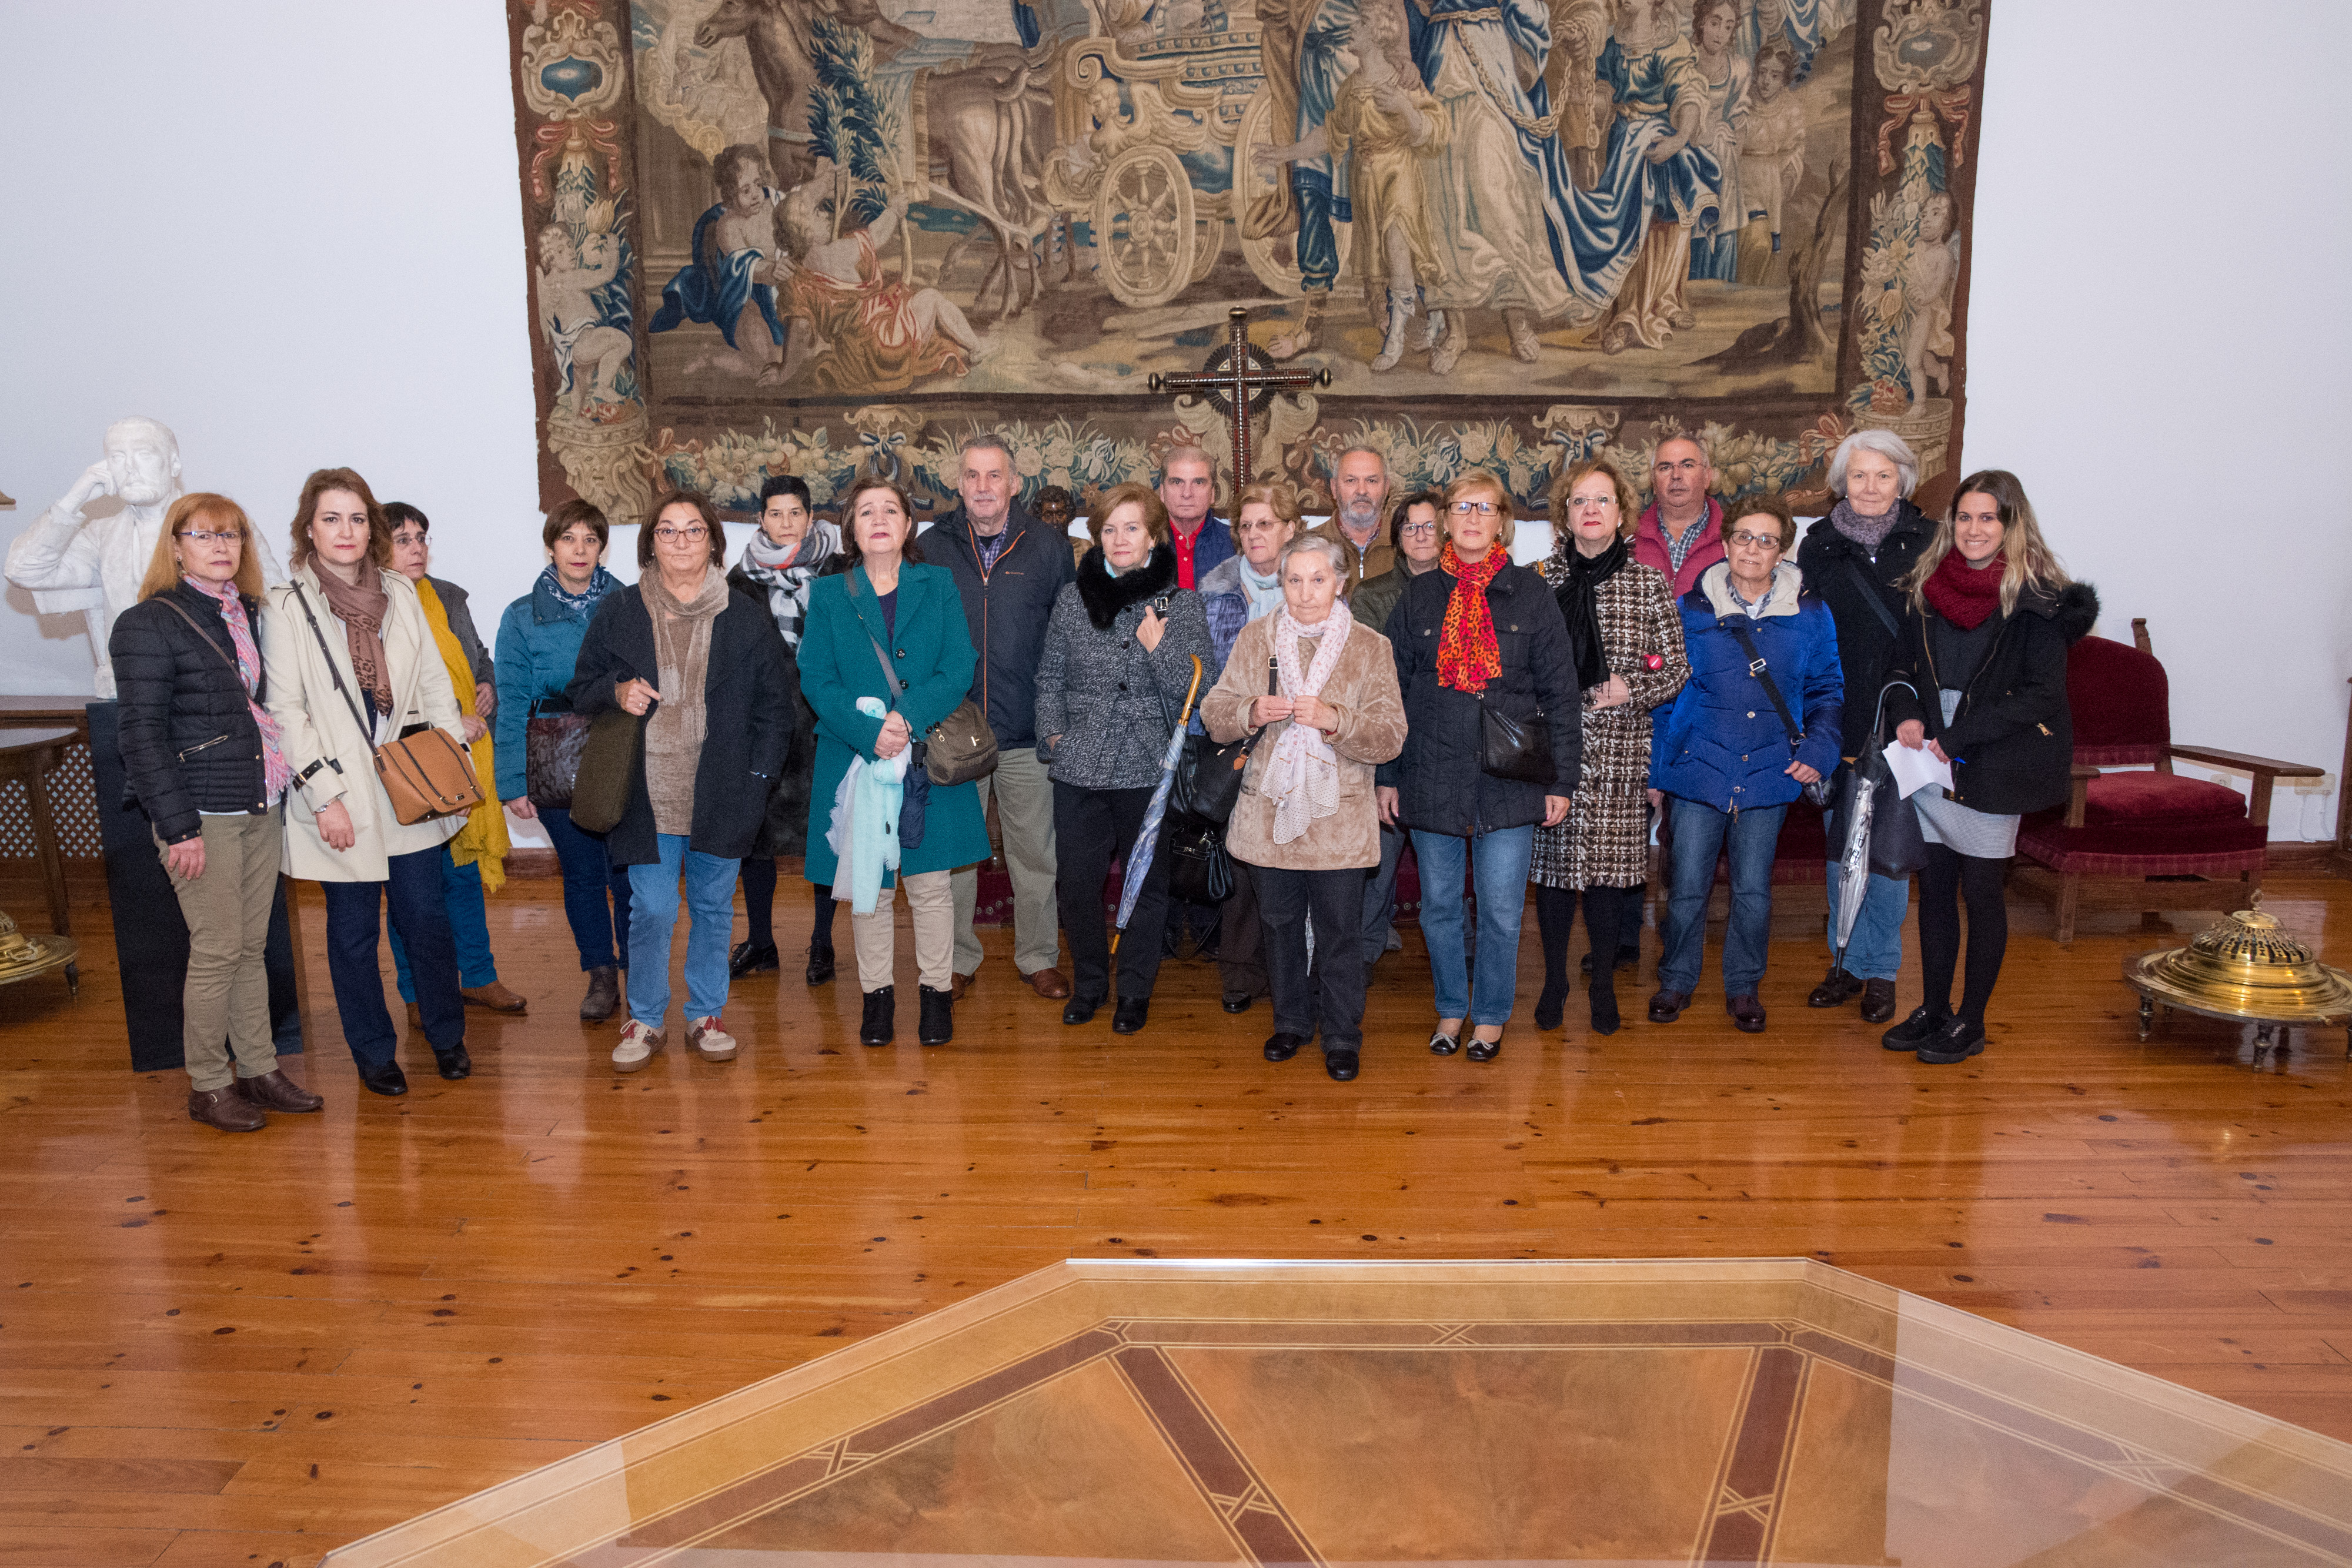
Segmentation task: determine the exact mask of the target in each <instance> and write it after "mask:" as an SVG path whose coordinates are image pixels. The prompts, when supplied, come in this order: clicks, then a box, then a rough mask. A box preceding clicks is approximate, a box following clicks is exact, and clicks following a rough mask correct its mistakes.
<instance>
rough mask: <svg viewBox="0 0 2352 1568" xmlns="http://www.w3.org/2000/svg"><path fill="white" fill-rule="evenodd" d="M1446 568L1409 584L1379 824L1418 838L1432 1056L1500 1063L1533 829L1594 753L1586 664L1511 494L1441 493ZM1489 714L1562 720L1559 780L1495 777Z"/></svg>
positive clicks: (1469, 486) (1554, 809) (1480, 478)
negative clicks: (1580, 672) (1472, 898)
mask: <svg viewBox="0 0 2352 1568" xmlns="http://www.w3.org/2000/svg"><path fill="white" fill-rule="evenodd" d="M1442 521H1443V523H1444V528H1445V533H1446V543H1445V547H1444V549H1443V550H1442V551H1441V552H1440V553H1439V555H1438V558H1437V570H1434V571H1427V572H1423V573H1422V574H1421V575H1420V576H1419V577H1416V578H1414V579H1412V581H1410V582H1409V583H1407V584H1406V585H1405V590H1404V592H1403V593H1402V595H1400V596H1399V598H1398V600H1397V607H1396V609H1395V611H1394V612H1391V615H1390V617H1389V623H1388V626H1387V629H1386V632H1387V636H1388V640H1389V643H1390V645H1391V647H1392V648H1393V649H1394V650H1395V653H1396V666H1397V685H1398V687H1399V688H1400V689H1401V690H1402V692H1403V694H1404V714H1405V723H1406V726H1407V729H1406V734H1405V742H1404V750H1403V752H1402V754H1401V755H1399V756H1398V758H1397V759H1396V760H1395V761H1393V762H1385V763H1382V764H1381V768H1380V770H1379V773H1378V775H1377V779H1376V782H1377V785H1378V793H1379V800H1380V812H1381V821H1382V822H1383V823H1387V824H1390V825H1402V826H1403V827H1405V828H1408V829H1410V830H1411V831H1412V852H1413V855H1414V858H1415V859H1416V860H1418V861H1419V862H1420V864H1421V930H1422V935H1423V937H1424V938H1425V939H1426V940H1427V941H1428V943H1429V967H1430V973H1431V977H1432V978H1433V981H1434V982H1435V985H1436V990H1437V1030H1436V1032H1435V1033H1434V1034H1433V1035H1432V1036H1431V1037H1430V1041H1429V1049H1430V1050H1431V1051H1434V1052H1435V1053H1436V1054H1438V1055H1440V1056H1451V1055H1453V1054H1454V1052H1455V1051H1458V1050H1460V1049H1461V1046H1462V1026H1463V1023H1464V1022H1465V1020H1466V1021H1468V1022H1469V1024H1470V1025H1471V1026H1472V1033H1471V1039H1470V1050H1469V1052H1468V1054H1469V1057H1470V1060H1471V1061H1493V1060H1494V1059H1495V1057H1496V1053H1497V1052H1499V1051H1501V1050H1502V1049H1503V1026H1504V1024H1505V1023H1506V1022H1507V1021H1508V1020H1509V1019H1510V1016H1511V1008H1512V1004H1513V1003H1514V1001H1515V1000H1516V999H1517V995H1516V989H1517V978H1518V966H1519V917H1520V916H1521V915H1522V914H1524V913H1525V911H1526V909H1527V902H1528V861H1529V859H1530V857H1531V856H1532V855H1533V853H1534V852H1535V830H1536V824H1537V823H1538V822H1541V823H1542V824H1543V825H1544V826H1546V827H1557V826H1559V823H1560V822H1562V821H1566V820H1567V817H1568V804H1569V797H1570V795H1571V794H1573V793H1574V792H1575V789H1576V781H1577V769H1578V763H1579V759H1580V756H1581V752H1582V748H1581V745H1580V730H1579V727H1578V726H1579V712H1580V707H1581V706H1582V705H1581V702H1580V694H1579V692H1578V689H1577V685H1576V661H1575V658H1574V656H1573V655H1572V654H1571V653H1570V651H1569V640H1568V625H1567V622H1565V621H1564V620H1562V618H1561V616H1560V612H1559V601H1558V600H1556V599H1554V598H1553V597H1552V591H1551V589H1550V587H1549V585H1548V584H1547V583H1546V582H1545V581H1544V580H1543V579H1542V578H1541V577H1539V576H1538V575H1537V574H1536V573H1535V572H1534V571H1532V570H1529V569H1528V568H1527V567H1523V566H1515V565H1513V564H1512V562H1511V537H1512V532H1513V529H1512V526H1511V497H1510V492H1509V491H1508V490H1507V489H1506V488H1505V487H1504V486H1503V482H1502V481H1501V480H1500V479H1497V478H1496V476H1494V475H1492V474H1490V473H1488V472H1486V470H1485V469H1483V468H1475V469H1472V470H1471V471H1470V472H1469V473H1467V474H1465V475H1463V476H1461V477H1460V478H1458V479H1456V480H1454V483H1452V484H1451V485H1448V486H1446V487H1445V508H1444V517H1443V518H1442ZM1488 710H1492V711H1493V712H1494V713H1496V714H1497V715H1500V716H1507V717H1508V718H1511V719H1515V720H1517V721H1518V722H1519V723H1521V724H1522V725H1525V724H1528V723H1529V722H1530V721H1532V720H1534V719H1536V718H1537V717H1538V716H1543V717H1545V718H1548V719H1549V722H1550V734H1551V745H1550V747H1549V751H1550V762H1551V767H1550V773H1551V779H1550V781H1549V783H1533V782H1528V781H1525V780H1522V779H1514V778H1500V777H1496V775H1494V774H1491V773H1488V772H1487V771H1486V767H1485V763H1486V740H1487V737H1486V729H1487V728H1488V727H1489V726H1488V723H1487V720H1486V712H1487V711H1488ZM1465 871H1475V876H1476V879H1477V897H1478V969H1477V973H1476V975H1475V977H1474V976H1472V975H1471V973H1470V972H1469V965H1468V959H1467V958H1466V956H1465V953H1464V948H1463V940H1462V921H1463V902H1462V883H1463V879H1464V875H1465Z"/></svg>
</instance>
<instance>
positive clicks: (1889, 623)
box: [1845, 556, 1903, 637]
mask: <svg viewBox="0 0 2352 1568" xmlns="http://www.w3.org/2000/svg"><path fill="white" fill-rule="evenodd" d="M1845 569H1846V570H1847V571H1849V572H1851V573H1853V583H1854V586H1855V587H1856V588H1858V589H1860V590H1861V591H1862V601H1863V602H1864V604H1867V605H1869V606H1870V612H1871V613H1872V614H1873V615H1875V616H1877V617H1878V623H1879V624H1880V625H1881V626H1884V627H1885V628H1886V634H1887V635H1888V636H1889V637H1893V636H1896V635H1898V634H1900V632H1902V630H1903V629H1902V628H1901V627H1900V626H1897V625H1896V624H1895V617H1894V616H1893V615H1892V614H1891V613H1889V612H1888V611H1887V608H1886V601H1885V599H1884V598H1882V597H1880V595H1879V591H1878V584H1877V583H1875V582H1873V581H1872V580H1871V578H1870V573H1868V572H1866V571H1864V570H1862V562H1860V561H1858V560H1856V559H1853V557H1852V556H1847V557H1846V558H1845Z"/></svg>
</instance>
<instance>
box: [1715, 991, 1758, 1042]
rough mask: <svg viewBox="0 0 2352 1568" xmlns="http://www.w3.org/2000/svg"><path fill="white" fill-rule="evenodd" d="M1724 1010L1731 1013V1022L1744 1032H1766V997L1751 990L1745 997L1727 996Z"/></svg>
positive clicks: (1724, 1001)
mask: <svg viewBox="0 0 2352 1568" xmlns="http://www.w3.org/2000/svg"><path fill="white" fill-rule="evenodd" d="M1723 1010H1724V1011H1725V1012H1727V1013H1729V1014H1730V1015H1731V1024H1732V1027H1733V1028H1734V1029H1737V1030H1738V1031H1739V1032H1740V1033H1742V1034H1762V1033H1763V1032H1764V998H1761V997H1759V996H1758V995H1757V994H1756V993H1755V992H1753V991H1750V992H1748V994H1747V995H1746V996H1744V997H1726V998H1723Z"/></svg>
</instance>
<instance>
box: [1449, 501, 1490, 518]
mask: <svg viewBox="0 0 2352 1568" xmlns="http://www.w3.org/2000/svg"><path fill="white" fill-rule="evenodd" d="M1473 512H1475V513H1477V514H1478V515H1479V516H1480V517H1493V516H1494V515H1495V503H1494V502H1492V501H1456V502H1454V516H1455V517H1468V516H1469V515H1470V514H1471V513H1473Z"/></svg>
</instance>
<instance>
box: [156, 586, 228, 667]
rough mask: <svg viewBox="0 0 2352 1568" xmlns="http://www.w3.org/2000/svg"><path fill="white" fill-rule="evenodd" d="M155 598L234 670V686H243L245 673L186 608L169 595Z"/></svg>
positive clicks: (160, 595)
mask: <svg viewBox="0 0 2352 1568" xmlns="http://www.w3.org/2000/svg"><path fill="white" fill-rule="evenodd" d="M157 597H158V598H160V599H162V600H163V602H164V603H165V604H168V605H170V606H171V607H172V613H173V614H174V615H176V616H178V617H179V618H180V619H181V620H183V621H184V622H187V623H188V627H189V630H191V631H193V632H195V634H196V636H197V638H198V640H199V641H201V642H202V643H204V645H205V647H207V648H210V649H211V650H212V651H213V652H214V653H219V654H220V656H221V659H222V661H223V662H224V663H226V664H227V665H228V667H229V668H230V669H231V670H235V671H236V684H237V685H239V686H242V685H245V672H244V671H243V670H239V669H237V667H236V660H235V659H234V658H232V657H230V656H229V655H228V654H227V653H224V652H223V651H222V649H221V645H220V644H219V643H215V642H214V641H213V638H212V633H211V632H207V631H205V629H204V628H203V627H202V626H200V625H198V624H197V623H196V618H195V617H194V616H193V615H191V614H189V613H188V612H187V610H186V608H185V607H184V606H183V605H182V604H181V603H180V601H177V600H175V599H173V597H172V596H171V595H170V594H159V595H157Z"/></svg>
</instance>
